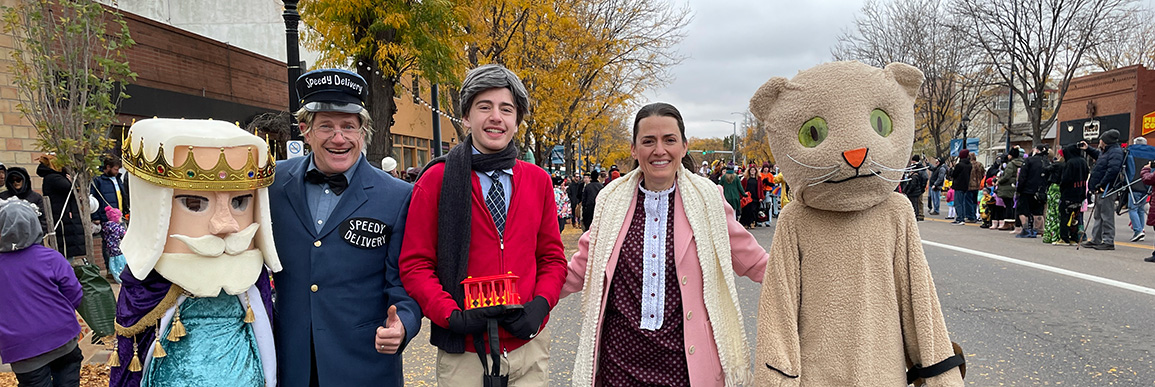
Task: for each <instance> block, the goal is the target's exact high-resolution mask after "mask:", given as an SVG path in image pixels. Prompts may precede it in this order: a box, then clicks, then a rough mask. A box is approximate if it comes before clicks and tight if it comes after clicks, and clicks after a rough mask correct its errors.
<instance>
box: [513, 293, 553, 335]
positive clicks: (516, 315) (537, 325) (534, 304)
mask: <svg viewBox="0 0 1155 387" xmlns="http://www.w3.org/2000/svg"><path fill="white" fill-rule="evenodd" d="M546 315H549V301H546V300H545V297H542V296H537V297H534V298H533V301H530V302H527V303H525V305H524V308H522V309H521V310H519V311H514V312H510V313H509V314H507V315H505V317H504V318H502V319H501V327H502V328H505V331H506V332H509V334H511V335H513V337H516V338H519V339H522V340H529V339H532V338H533V337H534V336H536V335H537V332H538V331H539V330H541V323H542V322H543V321H545V316H546Z"/></svg>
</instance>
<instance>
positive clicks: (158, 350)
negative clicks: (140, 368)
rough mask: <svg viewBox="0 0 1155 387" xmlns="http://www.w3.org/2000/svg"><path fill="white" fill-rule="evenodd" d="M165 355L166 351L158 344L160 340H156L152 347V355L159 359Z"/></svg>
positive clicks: (166, 354)
mask: <svg viewBox="0 0 1155 387" xmlns="http://www.w3.org/2000/svg"><path fill="white" fill-rule="evenodd" d="M165 356H168V352H165V351H164V347H163V346H161V345H160V340H157V341H156V346H155V347H153V349H152V357H153V358H154V359H159V358H162V357H165Z"/></svg>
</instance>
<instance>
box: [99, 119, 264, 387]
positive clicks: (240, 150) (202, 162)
mask: <svg viewBox="0 0 1155 387" xmlns="http://www.w3.org/2000/svg"><path fill="white" fill-rule="evenodd" d="M268 149H269V148H268V145H267V144H266V142H265V141H264V140H262V139H260V138H258V137H257V136H254V135H252V134H250V133H249V132H247V131H245V130H243V129H241V128H239V127H237V126H235V125H233V124H229V123H226V122H222V121H212V120H174V119H150V120H144V121H140V122H137V123H135V124H134V125H132V127H131V128H130V129H129V131H128V135H127V136H126V137H125V138H124V143H123V146H122V155H123V159H124V167H125V168H126V169H128V171H129V172H130V173H131V174H130V175H129V185H131V186H132V192H131V195H132V196H131V199H132V203H133V210H134V211H133V217H132V219H131V224H130V225H129V227H128V231H127V232H126V233H125V236H124V240H123V243H122V245H121V250H122V251H123V252H124V256H125V259H126V261H127V262H128V267H127V268H126V269H125V270H124V272H123V273H122V274H121V276H120V277H121V279H122V280H123V281H124V284H123V287H122V288H121V289H120V298H119V300H117V307H116V323H117V325H116V335H117V340H116V345H117V347H116V351H115V352H116V353H115V354H114V355H113V357H112V358H111V359H110V363H111V366H112V369H111V378H110V381H109V385H110V386H112V387H120V386H132V387H135V386H260V385H264V386H275V385H276V384H277V380H276V375H277V372H276V352H275V351H274V348H273V333H272V321H271V316H270V314H271V312H272V310H273V308H272V297H271V293H272V291H271V289H270V281H269V271H273V272H276V271H280V270H281V264H280V261H279V260H278V258H277V251H276V249H275V248H274V245H273V234H272V230H271V228H270V222H269V204H268V203H269V200H268V189H267V187H268V186H269V185H270V184H272V182H273V171H274V160H273V157H272V155H271V154H270V153H269V150H268Z"/></svg>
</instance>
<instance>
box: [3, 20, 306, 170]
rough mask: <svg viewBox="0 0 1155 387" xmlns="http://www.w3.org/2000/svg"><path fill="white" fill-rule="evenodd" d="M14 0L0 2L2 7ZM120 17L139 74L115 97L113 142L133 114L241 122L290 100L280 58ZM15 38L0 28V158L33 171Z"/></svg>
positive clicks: (33, 136) (281, 107) (280, 107)
mask: <svg viewBox="0 0 1155 387" xmlns="http://www.w3.org/2000/svg"><path fill="white" fill-rule="evenodd" d="M17 3H18V0H0V5H4V6H14V5H16V4H17ZM124 20H125V22H126V23H127V24H128V28H129V31H130V33H131V34H132V37H133V39H134V40H135V41H136V45H134V46H132V47H131V48H129V49H128V50H127V51H126V52H125V54H126V56H127V59H128V62H129V65H130V66H131V68H132V71H134V72H136V73H137V74H138V77H137V79H136V81H134V82H133V83H132V84H131V85H128V86H127V87H126V89H125V91H126V92H127V93H128V94H129V95H130V97H131V98H128V99H126V100H124V101H122V102H121V106H120V109H119V111H118V112H119V116H118V121H119V122H118V125H114V126H113V127H111V128H109V133H108V134H109V136H110V137H111V138H114V139H117V141H118V142H119V139H120V135H121V133H122V131H123V130H124V128H126V127H127V126H128V125H131V123H132V121H133V120H135V119H142V118H151V117H153V116H157V117H185V118H213V119H219V120H225V121H240V122H244V121H247V120H249V119H251V118H252V117H253V116H255V115H257V114H260V113H263V112H269V111H280V110H284V109H285V108H284V107H285V106H288V93H287V91H286V90H287V89H288V86H287V83H286V81H285V64H284V62H280V61H277V60H274V59H271V58H268V57H265V56H262V55H259V54H256V53H253V52H250V51H247V50H244V49H241V48H238V47H235V46H230V45H229V44H227V43H222V42H219V41H215V40H212V39H209V38H206V37H204V36H200V35H197V34H193V33H191V32H187V31H185V30H182V29H179V28H175V27H173V26H170V25H167V24H164V23H160V22H156V21H153V20H150V19H147V18H144V17H141V16H138V15H135V14H131V13H128V12H125V13H124ZM14 39H15V38H14V37H13V36H12V35H11V34H6V33H0V118H2V120H0V140H3V142H2V143H3V148H2V149H0V162H3V163H4V164H5V165H7V166H23V167H25V168H28V170H29V171H35V170H36V168H35V166H36V159H37V158H38V157H39V156H40V154H41V152H39V151H37V150H36V138H37V133H36V130H35V129H34V128H33V127H32V125H31V124H30V123H29V122H28V121H27V120H26V119H24V117H23V115H22V114H21V113H20V111H19V110H18V109H17V107H16V106H17V105H18V104H19V103H20V101H19V99H18V96H17V89H16V86H14V85H13V75H12V70H11V65H12V60H11V55H10V54H11V52H12V50H13V41H14ZM114 151H115V149H114ZM33 175H35V173H33ZM33 179H34V181H33V182H32V186H33V187H34V188H37V189H38V188H40V182H39V178H38V177H36V176H33Z"/></svg>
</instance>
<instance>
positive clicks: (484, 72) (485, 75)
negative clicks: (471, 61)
mask: <svg viewBox="0 0 1155 387" xmlns="http://www.w3.org/2000/svg"><path fill="white" fill-rule="evenodd" d="M499 87H503V88H506V89H509V92H510V93H511V94H513V103H514V104H516V105H517V122H518V123H521V120H522V118H524V117H525V114H526V113H528V112H529V93H527V92H526V91H525V85H524V84H522V83H521V78H518V77H517V74H514V73H513V72H512V71H509V69H507V68H505V66H502V65H499V64H487V65H484V66H480V67H478V68H475V69H473V70H470V71H469V73H467V74H465V82H463V83H462V84H461V106H458V110H459V111H461V115H462V116H466V115H469V108H470V107H472V106H473V97H475V96H477V94H478V93H481V92H483V91H486V90H489V89H496V88H499Z"/></svg>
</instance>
